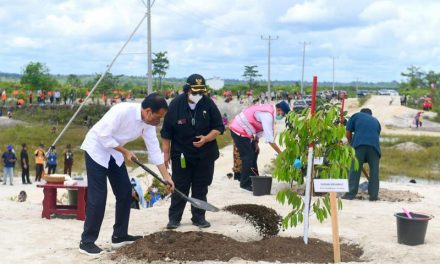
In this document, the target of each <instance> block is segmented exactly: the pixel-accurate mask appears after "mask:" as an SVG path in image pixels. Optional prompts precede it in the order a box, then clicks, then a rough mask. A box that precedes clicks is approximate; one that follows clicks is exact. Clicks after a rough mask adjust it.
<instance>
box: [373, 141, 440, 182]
mask: <svg viewBox="0 0 440 264" xmlns="http://www.w3.org/2000/svg"><path fill="white" fill-rule="evenodd" d="M388 138H393V139H394V140H393V141H392V142H391V141H385V142H382V143H381V147H382V158H381V160H380V177H381V178H382V179H386V178H387V177H388V176H391V175H403V176H408V177H412V178H424V179H433V180H439V179H440V172H439V161H440V152H439V151H438V149H439V147H440V138H438V137H427V136H420V137H416V136H398V137H388ZM404 142H414V143H416V144H418V145H420V146H422V147H424V148H425V149H424V150H422V151H409V150H398V149H396V148H394V146H395V145H397V144H400V143H404Z"/></svg>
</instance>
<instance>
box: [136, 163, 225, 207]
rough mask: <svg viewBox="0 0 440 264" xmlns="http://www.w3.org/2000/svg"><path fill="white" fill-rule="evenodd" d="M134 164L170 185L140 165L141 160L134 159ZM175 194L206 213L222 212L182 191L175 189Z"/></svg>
mask: <svg viewBox="0 0 440 264" xmlns="http://www.w3.org/2000/svg"><path fill="white" fill-rule="evenodd" d="M131 160H132V161H133V162H134V163H136V164H137V165H139V166H140V167H142V169H144V170H145V171H146V172H148V173H149V174H151V175H152V176H153V177H154V178H156V179H158V180H159V181H160V182H161V183H162V184H164V185H168V183H167V182H166V181H164V180H162V179H161V178H160V177H159V176H158V175H157V174H156V173H155V172H154V171H152V170H150V169H149V168H148V167H147V166H145V165H144V164H142V163H140V162H139V160H137V159H135V158H132V159H131ZM174 192H175V193H177V194H178V195H179V196H180V197H182V199H184V200H186V201H187V202H189V203H190V204H191V205H192V206H194V207H196V208H199V209H202V210H205V211H210V212H218V211H220V209H218V208H217V207H215V206H214V205H212V204H210V203H207V202H205V201H202V200H199V199H196V198H192V197H188V196H186V195H185V194H184V193H182V192H181V191H179V190H178V189H176V188H174Z"/></svg>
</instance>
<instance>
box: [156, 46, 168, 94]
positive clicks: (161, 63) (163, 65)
mask: <svg viewBox="0 0 440 264" xmlns="http://www.w3.org/2000/svg"><path fill="white" fill-rule="evenodd" d="M153 55H154V58H153V59H152V63H153V76H157V77H158V79H159V90H161V89H162V79H163V78H164V77H165V75H166V74H167V72H166V70H168V68H169V67H170V66H169V65H170V62H169V61H168V58H167V52H166V51H164V52H158V53H153Z"/></svg>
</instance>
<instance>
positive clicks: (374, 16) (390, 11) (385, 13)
mask: <svg viewBox="0 0 440 264" xmlns="http://www.w3.org/2000/svg"><path fill="white" fill-rule="evenodd" d="M397 9H398V8H396V5H395V3H393V1H376V2H373V3H372V4H371V5H369V6H368V7H367V8H365V9H364V10H363V11H362V12H361V13H360V14H359V17H360V18H361V19H362V20H366V21H369V22H376V21H379V22H380V21H383V20H389V19H394V18H397V16H398V10H397Z"/></svg>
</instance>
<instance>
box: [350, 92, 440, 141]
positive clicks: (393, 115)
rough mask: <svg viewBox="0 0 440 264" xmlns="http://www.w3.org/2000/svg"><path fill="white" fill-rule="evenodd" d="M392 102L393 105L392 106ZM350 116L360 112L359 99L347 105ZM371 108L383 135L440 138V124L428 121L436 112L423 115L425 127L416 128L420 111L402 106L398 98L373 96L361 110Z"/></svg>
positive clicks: (352, 100) (353, 99)
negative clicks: (415, 118)
mask: <svg viewBox="0 0 440 264" xmlns="http://www.w3.org/2000/svg"><path fill="white" fill-rule="evenodd" d="M391 99H393V100H392V103H391V104H390V102H391ZM346 106H347V108H346V109H347V111H348V114H349V115H352V114H354V113H356V112H359V110H360V107H359V106H358V103H357V98H350V99H348V100H347V103H346ZM364 107H367V108H370V109H371V110H372V111H373V116H375V117H376V118H377V119H378V120H379V122H380V124H381V126H382V134H386V135H412V136H440V124H439V123H436V122H431V121H429V120H427V119H426V118H427V117H434V116H436V113H434V112H424V113H423V117H424V119H423V127H421V128H416V127H415V124H414V116H415V115H416V113H417V112H418V110H415V109H412V108H409V107H406V106H402V105H400V100H399V98H398V97H394V98H392V97H391V96H384V95H373V96H372V97H371V98H370V99H369V100H368V101H367V102H366V103H365V104H364V105H363V106H362V107H361V108H364Z"/></svg>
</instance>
